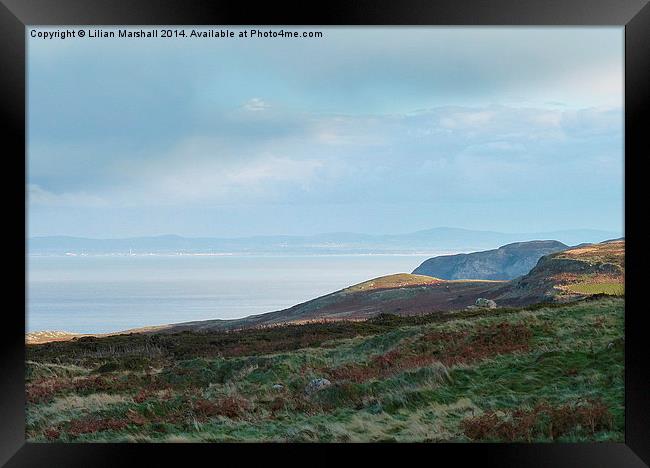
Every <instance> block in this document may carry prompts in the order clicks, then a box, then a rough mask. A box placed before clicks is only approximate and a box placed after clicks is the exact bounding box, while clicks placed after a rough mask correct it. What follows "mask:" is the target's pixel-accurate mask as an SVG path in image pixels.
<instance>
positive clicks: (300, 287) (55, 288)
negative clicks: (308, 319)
mask: <svg viewBox="0 0 650 468" xmlns="http://www.w3.org/2000/svg"><path fill="white" fill-rule="evenodd" d="M444 253H450V252H444ZM436 254H438V253H435V252H430V253H423V254H407V255H402V254H400V255H389V254H377V255H321V256H318V255H305V256H283V257H280V256H249V255H87V256H84V255H77V256H63V255H62V256H28V257H27V316H26V328H27V332H37V331H46V330H47V331H67V332H72V333H108V332H115V331H122V330H128V329H131V328H138V327H144V326H152V325H162V324H168V323H178V322H187V321H193V320H208V319H234V318H241V317H245V316H248V315H254V314H262V313H265V312H272V311H275V310H281V309H285V308H287V307H291V306H293V305H295V304H299V303H301V302H304V301H308V300H310V299H314V298H316V297H319V296H322V295H324V294H328V293H330V292H334V291H337V290H339V289H343V288H345V287H348V286H351V285H353V284H356V283H360V282H362V281H366V280H369V279H371V278H375V277H378V276H383V275H388V274H393V273H410V272H411V271H413V269H415V268H416V267H417V266H418V265H419V264H420V263H422V262H423V261H424V260H426V259H427V258H430V257H431V256H435V255H436Z"/></svg>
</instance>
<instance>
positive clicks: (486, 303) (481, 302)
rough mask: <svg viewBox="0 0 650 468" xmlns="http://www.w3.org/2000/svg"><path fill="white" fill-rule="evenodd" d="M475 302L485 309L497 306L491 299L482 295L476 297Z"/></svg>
mask: <svg viewBox="0 0 650 468" xmlns="http://www.w3.org/2000/svg"><path fill="white" fill-rule="evenodd" d="M475 304H476V306H477V307H483V308H486V309H496V307H497V303H496V302H494V301H493V300H492V299H485V298H483V297H479V298H478V299H476V302H475Z"/></svg>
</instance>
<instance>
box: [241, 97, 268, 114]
mask: <svg viewBox="0 0 650 468" xmlns="http://www.w3.org/2000/svg"><path fill="white" fill-rule="evenodd" d="M243 107H244V109H246V110H247V111H251V112H260V111H263V110H266V109H268V108H269V107H271V106H269V104H267V103H266V102H264V100H262V99H260V98H252V99H249V100H248V101H246V102H245V103H244V106H243Z"/></svg>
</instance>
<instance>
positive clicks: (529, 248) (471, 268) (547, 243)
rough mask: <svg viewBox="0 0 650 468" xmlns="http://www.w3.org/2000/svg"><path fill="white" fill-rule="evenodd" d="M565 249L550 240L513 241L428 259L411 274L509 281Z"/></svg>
mask: <svg viewBox="0 0 650 468" xmlns="http://www.w3.org/2000/svg"><path fill="white" fill-rule="evenodd" d="M565 249H568V246H567V245H565V244H563V243H562V242H558V241H553V240H544V241H530V242H516V243H514V244H508V245H504V246H503V247H499V248H498V249H494V250H487V251H484V252H474V253H470V254H458V255H444V256H440V257H434V258H430V259H429V260H426V261H425V262H423V263H422V264H421V265H420V266H419V267H417V268H416V269H415V270H414V271H413V273H414V274H418V275H427V276H433V277H436V278H440V279H446V280H460V279H480V280H511V279H514V278H517V277H518V276H522V275H525V274H526V273H528V272H529V271H530V270H531V269H532V268H533V267H534V266H535V264H536V263H537V261H538V260H539V259H540V258H541V257H543V256H544V255H548V254H552V253H555V252H559V251H562V250H565Z"/></svg>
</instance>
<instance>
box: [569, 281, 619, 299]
mask: <svg viewBox="0 0 650 468" xmlns="http://www.w3.org/2000/svg"><path fill="white" fill-rule="evenodd" d="M567 289H569V290H570V291H572V292H576V293H579V294H607V295H608V296H623V295H624V294H625V287H624V285H623V284H621V283H620V282H615V283H577V284H570V285H568V286H567Z"/></svg>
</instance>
